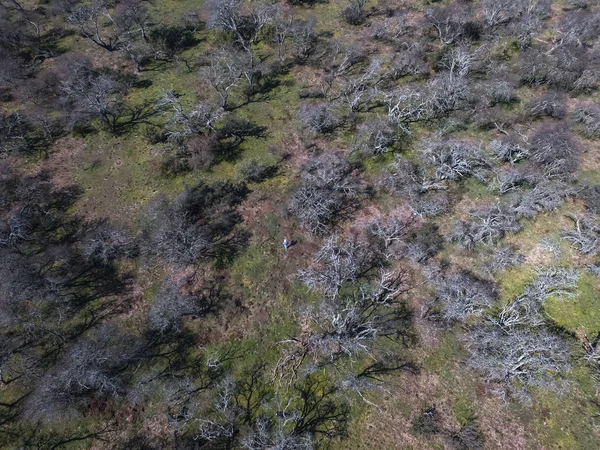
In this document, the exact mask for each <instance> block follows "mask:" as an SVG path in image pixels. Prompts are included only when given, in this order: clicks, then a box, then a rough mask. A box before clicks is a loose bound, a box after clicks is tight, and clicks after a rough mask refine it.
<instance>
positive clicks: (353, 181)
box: [288, 154, 365, 234]
mask: <svg viewBox="0 0 600 450" xmlns="http://www.w3.org/2000/svg"><path fill="white" fill-rule="evenodd" d="M352 172H353V168H352V166H350V164H348V162H347V161H345V160H344V159H343V158H342V157H340V156H339V155H336V154H325V155H322V156H320V157H318V158H315V159H313V160H312V161H309V162H308V163H307V164H305V166H304V169H303V171H302V175H301V178H302V182H301V185H300V187H299V188H298V189H297V190H296V191H295V192H294V194H293V195H292V198H291V201H290V203H289V207H288V210H289V212H290V213H291V214H293V215H295V216H296V217H298V219H299V220H300V222H301V223H302V225H303V226H304V227H306V229H307V230H308V231H309V232H310V233H311V234H322V233H325V232H327V231H329V230H331V229H332V228H333V227H334V226H335V225H336V224H337V223H338V222H339V221H341V220H343V219H344V218H345V217H347V215H348V214H349V213H350V212H351V211H353V210H354V208H355V207H356V206H357V204H358V201H359V199H360V198H361V197H362V196H364V193H365V189H364V187H363V186H362V184H361V183H360V181H359V179H358V178H357V177H356V176H355V175H354V174H353V173H352Z"/></svg>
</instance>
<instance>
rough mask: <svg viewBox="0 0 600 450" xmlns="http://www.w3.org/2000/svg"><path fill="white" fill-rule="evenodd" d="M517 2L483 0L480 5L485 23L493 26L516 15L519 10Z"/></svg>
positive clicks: (512, 18) (503, 22) (508, 20)
mask: <svg viewBox="0 0 600 450" xmlns="http://www.w3.org/2000/svg"><path fill="white" fill-rule="evenodd" d="M518 3H519V2H514V1H511V0H498V1H495V0H483V1H482V2H481V3H480V7H481V10H482V12H483V16H484V17H485V21H486V23H487V25H488V26H489V27H491V28H494V27H497V26H498V25H501V24H505V23H508V22H510V21H511V20H514V19H515V18H516V17H517V15H518V12H519V5H518Z"/></svg>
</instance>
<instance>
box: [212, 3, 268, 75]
mask: <svg viewBox="0 0 600 450" xmlns="http://www.w3.org/2000/svg"><path fill="white" fill-rule="evenodd" d="M243 3H244V1H243V0H210V1H208V2H207V3H206V4H205V6H204V8H205V9H206V10H207V11H208V12H209V15H210V17H209V20H208V23H207V24H208V26H209V28H217V29H221V30H224V31H228V32H230V33H232V34H233V36H234V37H235V41H236V42H237V43H238V44H239V45H240V46H241V47H242V48H243V49H244V51H245V52H246V53H247V54H248V56H249V63H250V66H251V67H254V52H253V50H252V46H253V45H255V44H257V43H258V42H259V40H260V36H261V31H262V29H263V28H264V26H265V25H266V24H267V23H268V22H269V21H271V19H272V16H273V13H274V10H273V8H272V7H271V6H270V5H269V4H268V3H264V2H261V1H253V2H252V3H251V5H250V7H249V14H248V15H244V14H242V5H243Z"/></svg>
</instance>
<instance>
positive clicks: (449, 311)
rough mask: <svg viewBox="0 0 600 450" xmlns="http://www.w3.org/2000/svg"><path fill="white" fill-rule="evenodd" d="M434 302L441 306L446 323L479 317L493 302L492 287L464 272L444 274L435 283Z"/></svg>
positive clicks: (494, 292) (495, 293) (494, 295)
mask: <svg viewBox="0 0 600 450" xmlns="http://www.w3.org/2000/svg"><path fill="white" fill-rule="evenodd" d="M435 283H436V300H437V301H438V302H440V304H441V306H442V311H441V314H442V318H443V319H444V320H445V321H448V322H455V321H459V322H462V321H465V320H467V319H468V318H469V317H481V316H482V315H483V314H484V313H485V312H486V311H487V310H488V309H489V308H490V307H491V306H492V305H493V304H494V302H495V300H496V298H497V295H498V294H497V292H496V289H495V288H494V286H493V285H492V284H491V283H489V282H485V281H482V280H479V279H477V278H475V277H473V276H472V275H470V274H468V273H466V272H459V273H450V274H445V275H444V276H443V277H441V278H437V279H436V281H435Z"/></svg>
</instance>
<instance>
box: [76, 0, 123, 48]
mask: <svg viewBox="0 0 600 450" xmlns="http://www.w3.org/2000/svg"><path fill="white" fill-rule="evenodd" d="M108 8H109V7H108V5H107V3H106V1H105V0H94V1H93V2H92V3H90V4H86V5H81V6H77V7H75V8H74V9H73V11H72V12H71V14H70V15H69V17H68V21H69V22H70V23H72V24H73V25H75V26H77V27H78V28H79V30H80V31H81V34H83V35H84V36H85V37H86V38H87V39H89V40H90V41H92V42H93V43H94V44H96V45H98V46H100V47H102V48H104V49H106V50H108V51H110V52H112V51H115V50H118V49H119V48H121V34H120V32H119V28H118V27H117V25H116V22H115V21H114V20H113V18H112V16H111V15H110V13H109V11H108ZM106 19H108V20H109V21H110V23H112V25H113V26H111V27H110V30H107V29H106V27H105V26H104V21H105V20H106Z"/></svg>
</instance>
